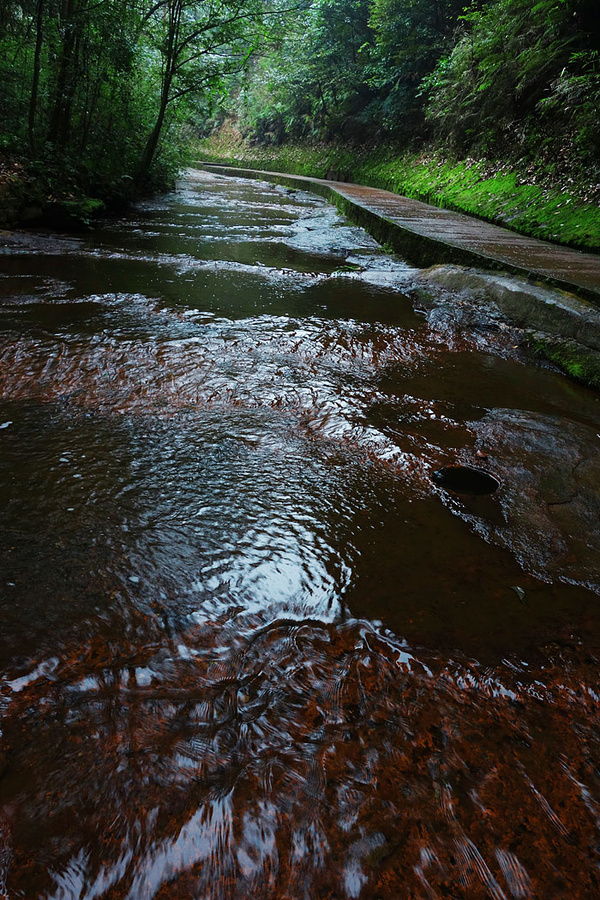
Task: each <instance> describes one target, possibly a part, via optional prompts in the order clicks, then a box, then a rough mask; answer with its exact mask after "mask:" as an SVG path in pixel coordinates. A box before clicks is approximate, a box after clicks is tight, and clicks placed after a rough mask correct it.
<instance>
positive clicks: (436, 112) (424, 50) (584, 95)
mask: <svg viewBox="0 0 600 900" xmlns="http://www.w3.org/2000/svg"><path fill="white" fill-rule="evenodd" d="M599 51H600V17H599V16H598V5H597V0H539V2H535V0H475V2H473V3H472V4H470V5H469V6H467V7H465V4H464V0H320V2H318V3H314V4H312V5H311V6H310V8H308V9H307V10H305V11H304V12H303V13H302V14H301V15H299V16H297V17H296V19H295V21H294V22H293V23H290V27H289V28H288V30H287V31H286V33H285V35H284V36H282V38H281V39H280V41H279V42H278V43H276V44H274V45H273V46H272V47H271V48H270V51H269V52H268V53H266V54H263V55H262V56H261V58H260V59H258V60H253V61H252V63H251V65H250V66H249V68H248V70H247V74H246V79H245V80H244V81H243V82H239V95H238V101H237V103H236V104H235V105H234V109H235V111H236V112H237V113H238V114H239V115H240V117H241V122H242V127H243V128H244V129H245V130H246V133H247V134H249V135H250V136H254V137H255V138H256V139H258V140H271V141H274V142H278V141H284V140H286V139H288V138H304V139H305V138H318V139H330V138H335V137H337V138H339V137H340V136H342V137H344V138H346V139H351V140H357V141H363V142H369V141H370V142H376V141H381V140H387V141H390V140H391V141H396V142H399V143H405V142H406V141H414V140H415V139H417V140H423V139H429V140H432V139H433V140H436V141H438V142H441V141H443V142H445V143H446V145H447V146H449V147H451V148H452V149H454V150H457V151H459V152H466V151H470V150H476V151H479V152H482V151H483V152H490V151H491V152H498V153H503V152H506V150H507V149H509V150H510V151H516V150H519V149H522V148H525V149H526V145H527V143H528V142H532V145H533V146H535V147H539V144H540V136H541V137H542V138H543V139H544V140H546V139H548V140H551V138H552V136H556V135H558V134H560V137H561V143H562V145H563V146H564V147H569V148H574V149H575V151H576V153H578V154H579V155H580V156H581V157H582V158H585V159H586V160H587V161H588V162H592V161H593V162H597V161H598V158H599V155H600V120H599V119H598V115H597V110H598V107H599V105H600V55H599Z"/></svg>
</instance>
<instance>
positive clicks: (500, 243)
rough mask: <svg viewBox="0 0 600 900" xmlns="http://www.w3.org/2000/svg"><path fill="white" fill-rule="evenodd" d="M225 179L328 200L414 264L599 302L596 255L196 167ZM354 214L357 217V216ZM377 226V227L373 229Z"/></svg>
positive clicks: (272, 176) (355, 191)
mask: <svg viewBox="0 0 600 900" xmlns="http://www.w3.org/2000/svg"><path fill="white" fill-rule="evenodd" d="M198 165H200V166H201V167H202V168H206V169H208V170H210V171H213V172H218V173H221V174H224V175H238V176H242V177H245V178H264V179H267V180H270V181H277V182H280V183H283V184H291V185H293V186H295V187H299V188H303V189H304V190H313V191H315V192H316V193H318V194H321V195H323V196H326V197H328V198H329V199H333V200H334V202H337V203H338V205H340V203H339V201H340V200H341V201H342V203H341V206H342V208H343V209H344V211H345V212H347V213H348V215H349V216H350V217H351V218H353V219H355V220H356V221H358V222H359V224H361V225H364V226H365V227H366V228H367V230H369V231H370V232H371V233H372V234H373V235H374V236H375V237H376V238H378V239H380V240H384V241H386V240H387V242H388V243H390V244H391V245H392V246H393V247H394V249H395V250H396V251H397V252H398V253H400V254H402V255H404V256H405V257H406V258H407V260H408V261H409V262H414V263H416V264H417V265H433V264H434V263H443V262H457V263H463V264H466V265H476V266H480V267H481V266H484V267H488V268H489V267H492V268H496V269H497V268H504V269H508V270H509V271H512V272H516V273H517V274H520V275H526V276H531V275H533V276H534V277H538V278H540V279H541V280H543V281H547V282H549V283H550V284H554V285H556V286H558V287H561V288H564V289H566V290H570V291H574V292H575V293H578V294H580V295H583V296H586V297H588V298H589V299H592V300H594V301H596V302H600V256H597V255H595V254H592V253H582V252H580V251H579V250H570V249H569V248H567V247H560V246H558V245H557V244H549V243H546V242H545V241H540V240H537V239H536V238H531V237H525V236H524V235H521V234H517V233H516V232H514V231H509V230H508V229H507V228H501V227H500V226H498V225H492V224H490V223H489V222H483V221H482V220H480V219H475V218H473V217H471V216H467V215H464V214H462V213H457V212H453V211H451V210H448V209H440V208H439V207H437V206H430V205H429V204H428V203H422V202H420V201H419V200H411V199H410V198H408V197H401V196H400V195H398V194H392V193H391V192H390V191H382V190H379V189H378V188H370V187H362V186H361V185H358V184H347V183H346V182H341V181H325V180H324V179H320V178H307V177H305V176H303V175H287V174H284V173H281V172H266V171H260V170H253V169H241V168H237V167H233V166H217V165H209V164H203V163H199V164H198ZM357 214H358V215H357ZM377 221H379V223H380V225H379V227H377Z"/></svg>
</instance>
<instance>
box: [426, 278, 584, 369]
mask: <svg viewBox="0 0 600 900" xmlns="http://www.w3.org/2000/svg"><path fill="white" fill-rule="evenodd" d="M421 279H422V281H423V282H424V283H425V285H426V286H427V288H426V294H425V295H424V304H425V306H429V307H437V311H436V313H433V314H431V313H430V318H431V316H432V315H433V317H435V315H438V316H439V315H440V310H443V309H444V306H448V305H451V306H453V305H455V304H456V298H455V297H454V298H453V299H452V301H450V304H449V303H448V301H447V300H446V301H445V300H444V298H443V297H440V296H438V295H436V294H435V293H433V294H432V293H431V287H434V288H435V287H437V288H441V289H442V291H443V292H444V291H451V292H453V294H454V295H456V294H458V295H459V297H460V302H461V303H462V304H466V305H467V306H468V307H470V308H471V314H470V318H471V320H472V321H476V319H477V316H480V317H481V316H482V315H487V316H488V317H492V319H493V318H494V317H497V316H498V314H500V316H502V317H503V318H504V319H505V320H506V321H508V322H509V323H510V324H512V325H514V326H516V327H518V328H520V329H523V330H525V331H526V332H527V333H528V337H529V343H530V346H531V347H532V348H533V349H534V351H535V352H536V353H537V354H538V355H539V356H542V357H544V358H546V359H548V360H549V361H551V362H553V363H554V364H555V365H557V366H558V367H559V368H560V369H562V370H563V372H565V373H567V374H568V375H570V376H571V377H573V378H575V379H576V380H578V381H581V382H583V383H584V384H588V385H591V386H594V387H600V310H599V309H598V308H597V307H596V306H595V305H594V304H592V303H590V302H589V301H587V300H583V299H581V298H580V297H576V296H575V295H574V294H569V293H567V292H565V291H561V290H558V289H553V288H549V287H545V286H543V285H540V284H537V283H534V282H531V281H526V280H525V279H520V278H515V277H511V276H503V275H496V274H494V273H491V272H482V271H479V270H477V269H471V268H465V267H463V266H452V265H441V266H433V267H432V268H430V269H427V270H425V271H424V272H423V273H422V274H421ZM421 291H422V292H423V289H421ZM462 315H463V319H465V314H464V312H463V314H462ZM472 321H468V322H467V324H468V325H472Z"/></svg>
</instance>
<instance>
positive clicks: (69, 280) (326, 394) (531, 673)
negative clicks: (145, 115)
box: [0, 172, 600, 900]
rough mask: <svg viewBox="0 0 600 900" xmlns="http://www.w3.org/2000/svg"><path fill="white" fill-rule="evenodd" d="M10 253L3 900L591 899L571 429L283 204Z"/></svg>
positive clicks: (253, 205) (421, 300) (371, 247)
mask: <svg viewBox="0 0 600 900" xmlns="http://www.w3.org/2000/svg"><path fill="white" fill-rule="evenodd" d="M3 244H4V247H3V250H2V254H1V255H0V460H1V465H0V497H1V499H2V510H3V515H2V520H1V522H0V542H1V547H2V571H1V573H0V602H1V607H0V609H1V614H2V628H1V629H0V661H1V667H2V682H1V693H0V714H1V719H0V729H1V738H0V761H1V768H0V841H1V845H0V896H2V893H3V892H4V894H5V895H6V896H9V897H13V896H14V897H28V898H51V897H52V898H62V900H66V898H73V900H74V898H78V900H82V898H90V900H91V898H107V900H109V898H110V900H116V898H130V900H135V898H148V900H149V898H153V897H156V898H161V900H164V898H178V900H185V898H192V897H193V898H198V897H206V898H211V900H212V898H215V900H217V898H219V900H220V898H223V900H229V898H242V897H248V896H252V897H254V898H265V900H266V898H273V900H283V898H289V900H297V898H298V900H299V898H323V900H325V898H359V897H360V898H386V900H387V898H403V897H406V898H417V897H419V898H421V897H422V898H433V897H440V898H442V897H453V898H468V900H471V898H480V897H481V898H484V897H494V898H511V897H514V898H527V897H531V898H541V897H544V898H546V897H569V898H571V897H572V898H588V897H589V898H592V897H597V896H598V893H599V891H600V885H599V879H598V865H599V863H600V855H599V849H598V848H599V846H600V781H599V776H598V771H599V769H598V764H599V762H600V760H599V755H600V733H599V724H600V723H599V717H598V701H599V698H598V693H597V680H598V675H597V673H598V659H599V658H600V596H599V595H600V502H599V500H598V484H599V479H600V463H599V462H598V458H599V457H598V447H599V445H600V437H599V433H600V405H599V399H598V398H599V395H598V394H596V393H594V392H592V391H590V390H588V389H586V388H583V387H580V386H578V385H576V384H574V383H572V382H570V381H568V380H567V379H566V378H564V376H562V375H561V374H559V373H558V372H557V371H555V370H553V369H552V368H551V367H550V366H548V365H542V364H540V363H539V362H538V361H536V359H535V357H534V356H533V354H532V352H531V350H530V342H529V340H528V337H527V334H526V332H525V331H524V330H523V329H524V325H523V323H522V322H521V323H520V322H518V321H516V320H515V318H514V316H509V315H507V312H506V310H503V309H502V308H501V305H499V304H498V303H497V302H495V301H494V299H493V298H490V297H489V296H488V295H487V294H485V292H483V293H482V292H479V293H478V295H477V297H478V299H477V302H473V300H472V298H470V297H469V296H468V295H467V294H465V293H464V291H463V290H462V289H461V290H460V291H458V292H455V293H454V294H453V293H452V285H451V283H450V281H451V278H452V277H455V276H454V275H452V272H450V274H448V271H450V270H446V274H445V275H443V276H441V275H440V271H437V272H433V273H432V272H431V271H429V272H422V271H420V270H417V269H414V268H411V267H409V266H408V265H406V264H405V263H403V262H402V261H401V260H399V259H398V258H396V257H392V256H390V255H388V254H385V253H384V252H383V251H382V250H381V249H380V248H379V247H378V245H377V244H375V243H374V242H373V241H372V240H371V239H370V238H369V237H368V236H367V235H366V234H365V233H364V232H363V231H361V230H360V229H358V228H355V227H353V226H351V225H349V224H348V223H347V222H346V221H344V220H343V219H341V218H340V217H339V215H338V214H337V213H336V212H335V211H334V210H333V209H332V208H331V207H330V206H328V205H327V204H325V203H324V202H323V201H322V200H320V199H317V198H315V197H312V196H310V195H309V194H304V193H301V192H297V191H290V190H288V189H284V188H276V187H274V186H272V185H267V184H264V183H260V182H252V181H245V180H240V181H237V182H236V181H232V180H231V179H222V178H219V177H216V176H210V175H207V174H205V173H199V172H192V173H190V175H189V177H188V178H187V179H186V181H185V182H183V183H182V184H181V186H180V188H179V190H178V191H177V192H175V193H174V194H172V195H169V196H167V197H164V198H161V199H159V200H157V201H153V202H149V203H147V204H145V205H142V206H140V207H139V208H138V209H137V210H136V212H135V214H134V215H133V216H132V217H130V218H128V219H127V220H123V221H120V222H113V223H111V224H107V225H106V226H104V227H103V228H102V229H99V230H97V231H95V232H92V233H90V234H89V235H87V236H85V237H84V238H78V239H73V238H68V237H57V236H49V235H41V234H27V235H24V234H21V235H4V237H3ZM495 277H496V276H495ZM507 289H508V288H507ZM459 469H460V470H461V471H462V470H468V471H471V472H473V471H476V472H481V473H483V474H485V476H486V477H487V478H489V479H490V481H489V482H488V486H489V485H490V484H491V483H492V482H493V483H494V484H495V485H496V487H495V489H494V490H491V489H490V490H474V489H471V490H468V489H467V490H465V489H460V485H461V484H463V487H464V483H463V482H461V481H460V480H459V481H458V482H457V481H454V482H452V481H450V482H449V481H445V480H444V479H442V478H439V477H438V478H436V477H434V475H435V473H436V472H437V473H439V472H443V471H448V470H452V471H453V472H454V474H456V471H457V470H459ZM471 477H472V476H471ZM471 483H473V482H471ZM467 486H468V482H467Z"/></svg>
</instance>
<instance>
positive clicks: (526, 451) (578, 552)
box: [472, 409, 600, 591]
mask: <svg viewBox="0 0 600 900" xmlns="http://www.w3.org/2000/svg"><path fill="white" fill-rule="evenodd" d="M472 428H473V430H474V431H475V432H476V433H477V436H478V439H479V441H480V442H481V444H482V445H484V446H485V447H486V450H487V452H488V454H489V462H490V469H491V470H492V471H493V473H494V475H495V476H496V478H498V479H499V481H500V482H501V484H502V488H501V490H499V491H498V493H497V497H498V500H499V502H500V504H501V508H502V519H503V521H502V522H500V523H496V524H495V525H494V526H489V537H490V538H491V539H492V540H494V542H496V543H500V544H502V545H505V546H507V547H508V548H510V549H511V550H512V552H513V553H515V555H516V556H517V558H518V559H519V562H520V563H521V564H522V565H523V566H524V567H525V568H526V569H528V570H529V571H531V572H533V573H534V574H536V575H538V576H540V577H542V578H550V579H554V578H559V579H561V580H563V581H569V582H577V583H579V584H585V585H587V586H589V587H591V588H592V589H593V590H596V591H600V496H599V495H598V484H600V453H599V452H598V451H599V449H600V440H599V438H598V435H597V434H596V432H595V431H593V430H592V429H591V428H588V427H586V426H585V425H579V424H575V423H573V422H572V421H570V422H569V423H568V427H567V424H566V423H565V421H564V420H563V419H561V418H554V417H551V416H543V415H535V414H533V413H525V412H521V411H514V410H506V409H498V410H493V411H492V412H490V413H489V414H488V415H487V416H485V417H484V418H483V419H482V420H481V421H479V422H476V423H473V424H472Z"/></svg>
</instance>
